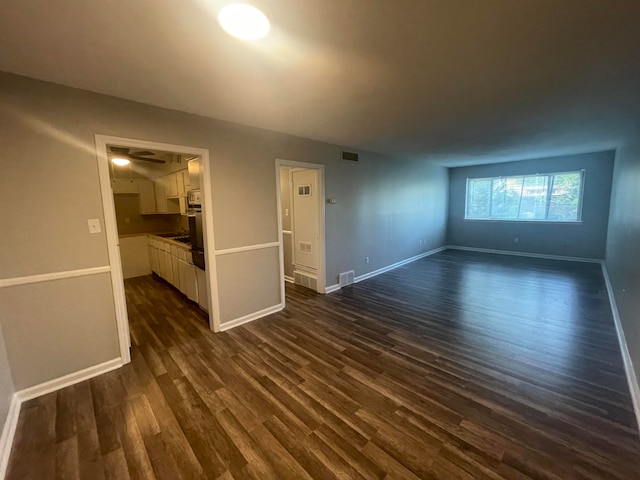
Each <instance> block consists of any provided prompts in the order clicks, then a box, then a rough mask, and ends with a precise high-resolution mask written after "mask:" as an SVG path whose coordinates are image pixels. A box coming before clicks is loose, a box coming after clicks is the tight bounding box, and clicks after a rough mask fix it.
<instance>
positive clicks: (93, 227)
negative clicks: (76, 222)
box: [87, 218, 102, 233]
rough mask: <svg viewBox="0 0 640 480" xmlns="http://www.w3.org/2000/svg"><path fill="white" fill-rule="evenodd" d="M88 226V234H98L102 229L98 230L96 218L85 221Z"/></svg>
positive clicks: (98, 224)
mask: <svg viewBox="0 0 640 480" xmlns="http://www.w3.org/2000/svg"><path fill="white" fill-rule="evenodd" d="M87 223H88V224H89V233H100V232H101V231H102V229H101V228H100V220H99V219H97V218H90V219H89V220H87Z"/></svg>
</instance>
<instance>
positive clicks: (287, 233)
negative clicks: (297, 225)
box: [282, 230, 293, 235]
mask: <svg viewBox="0 0 640 480" xmlns="http://www.w3.org/2000/svg"><path fill="white" fill-rule="evenodd" d="M282 233H284V234H285V235H293V232H292V231H291V230H282Z"/></svg>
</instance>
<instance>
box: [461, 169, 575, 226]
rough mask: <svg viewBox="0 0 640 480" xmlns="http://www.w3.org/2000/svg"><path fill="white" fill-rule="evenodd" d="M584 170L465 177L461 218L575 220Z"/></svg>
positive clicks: (544, 220) (542, 220)
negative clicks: (463, 205) (464, 196)
mask: <svg viewBox="0 0 640 480" xmlns="http://www.w3.org/2000/svg"><path fill="white" fill-rule="evenodd" d="M583 179H584V170H583V171H579V172H565V173H549V174H543V175H523V176H519V177H495V178H468V179H467V200H466V211H465V216H464V218H465V219H468V220H517V221H539V222H579V221H580V217H581V210H582V185H583Z"/></svg>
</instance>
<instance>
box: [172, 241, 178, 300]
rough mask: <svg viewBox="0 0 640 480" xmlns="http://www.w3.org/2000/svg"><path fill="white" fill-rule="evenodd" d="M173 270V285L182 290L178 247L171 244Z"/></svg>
mask: <svg viewBox="0 0 640 480" xmlns="http://www.w3.org/2000/svg"><path fill="white" fill-rule="evenodd" d="M171 272H172V274H173V278H172V281H171V285H173V286H174V287H176V288H177V289H178V290H180V270H179V269H178V247H176V246H175V245H171Z"/></svg>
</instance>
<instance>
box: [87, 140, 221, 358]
mask: <svg viewBox="0 0 640 480" xmlns="http://www.w3.org/2000/svg"><path fill="white" fill-rule="evenodd" d="M95 141H96V156H97V160H98V174H99V178H100V191H101V195H102V212H103V215H104V222H105V234H106V237H107V250H108V253H109V265H110V268H111V286H112V289H113V302H114V306H115V314H116V324H117V330H118V342H119V345H120V357H121V359H122V363H123V364H124V363H129V362H130V361H131V355H130V352H129V347H130V345H131V337H130V334H129V319H128V315H127V303H126V298H125V294H124V279H123V275H122V263H121V260H120V252H119V248H118V230H117V225H116V212H115V204H114V200H113V194H112V191H111V179H110V177H109V159H108V155H107V145H115V146H123V147H132V148H141V149H146V150H162V151H165V152H175V153H186V154H193V155H197V156H199V157H200V158H201V159H202V167H203V175H202V180H203V185H202V193H203V230H204V243H205V246H206V248H205V262H206V264H207V271H206V283H207V290H208V291H209V292H210V293H211V295H210V297H209V326H210V328H211V330H213V331H216V332H217V331H220V307H219V303H218V280H217V276H216V260H215V241H214V234H213V200H212V186H211V166H210V165H209V150H207V149H203V148H196V147H189V146H184V145H172V144H167V143H161V142H150V141H146V140H136V139H132V138H122V137H112V136H107V135H99V134H96V135H95Z"/></svg>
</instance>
